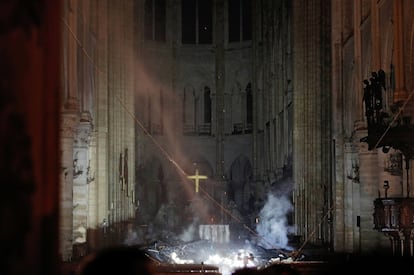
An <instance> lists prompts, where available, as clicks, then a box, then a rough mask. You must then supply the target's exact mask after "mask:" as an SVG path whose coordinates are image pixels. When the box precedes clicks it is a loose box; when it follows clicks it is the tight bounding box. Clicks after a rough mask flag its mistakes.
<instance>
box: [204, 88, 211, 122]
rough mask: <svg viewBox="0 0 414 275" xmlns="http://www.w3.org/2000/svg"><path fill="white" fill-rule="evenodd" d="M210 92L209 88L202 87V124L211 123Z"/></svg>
mask: <svg viewBox="0 0 414 275" xmlns="http://www.w3.org/2000/svg"><path fill="white" fill-rule="evenodd" d="M210 94H211V91H210V88H209V87H207V86H205V87H204V123H211V96H210Z"/></svg>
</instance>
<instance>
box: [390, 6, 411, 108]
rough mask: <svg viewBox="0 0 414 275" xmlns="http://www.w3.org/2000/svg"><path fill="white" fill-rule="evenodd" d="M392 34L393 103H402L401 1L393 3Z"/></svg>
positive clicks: (402, 33)
mask: <svg viewBox="0 0 414 275" xmlns="http://www.w3.org/2000/svg"><path fill="white" fill-rule="evenodd" d="M393 3H394V6H393V18H392V20H393V26H394V30H393V34H394V39H393V41H394V54H393V57H394V60H393V63H394V64H395V91H394V102H399V101H404V100H405V99H406V98H407V90H406V87H405V75H404V74H405V69H404V68H405V63H404V13H403V0H394V1H393Z"/></svg>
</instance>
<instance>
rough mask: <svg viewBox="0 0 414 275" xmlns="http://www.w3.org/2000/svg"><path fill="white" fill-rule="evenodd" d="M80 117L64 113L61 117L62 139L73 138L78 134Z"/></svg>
mask: <svg viewBox="0 0 414 275" xmlns="http://www.w3.org/2000/svg"><path fill="white" fill-rule="evenodd" d="M78 124H79V116H78V115H76V114H74V113H63V114H61V116H60V133H61V137H62V138H73V137H74V136H75V134H76V132H77V129H76V127H77V125H78Z"/></svg>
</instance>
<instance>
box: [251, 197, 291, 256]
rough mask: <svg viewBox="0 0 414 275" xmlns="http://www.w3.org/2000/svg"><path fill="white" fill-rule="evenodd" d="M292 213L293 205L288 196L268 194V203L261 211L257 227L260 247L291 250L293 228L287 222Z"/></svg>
mask: <svg viewBox="0 0 414 275" xmlns="http://www.w3.org/2000/svg"><path fill="white" fill-rule="evenodd" d="M290 211H292V204H291V202H290V200H289V198H288V197H287V196H286V195H280V196H277V195H275V194H271V193H270V194H268V196H267V200H266V203H265V205H264V207H263V208H262V210H260V213H259V223H258V224H257V226H256V231H257V233H258V235H259V240H258V244H259V245H261V246H263V247H264V248H268V249H270V248H278V249H280V248H284V249H290V247H289V246H288V235H289V233H291V231H292V228H291V227H290V226H289V225H288V221H287V215H288V214H289V213H290Z"/></svg>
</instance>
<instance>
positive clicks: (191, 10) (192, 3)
mask: <svg viewBox="0 0 414 275" xmlns="http://www.w3.org/2000/svg"><path fill="white" fill-rule="evenodd" d="M212 18H213V5H212V0H183V1H182V6H181V39H182V43H183V44H211V43H212V41H213V31H212V30H213V19H212Z"/></svg>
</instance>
